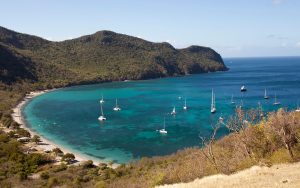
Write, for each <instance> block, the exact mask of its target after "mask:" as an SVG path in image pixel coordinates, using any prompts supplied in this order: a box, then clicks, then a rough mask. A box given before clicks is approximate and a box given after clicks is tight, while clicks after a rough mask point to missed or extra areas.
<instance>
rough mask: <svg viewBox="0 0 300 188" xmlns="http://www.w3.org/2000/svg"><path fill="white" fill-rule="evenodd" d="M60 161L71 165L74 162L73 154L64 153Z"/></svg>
mask: <svg viewBox="0 0 300 188" xmlns="http://www.w3.org/2000/svg"><path fill="white" fill-rule="evenodd" d="M61 160H62V161H65V162H67V163H68V164H71V163H72V162H73V161H74V160H75V156H74V154H73V153H66V154H65V155H64V156H63V157H62V158H61Z"/></svg>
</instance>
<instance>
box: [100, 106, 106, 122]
mask: <svg viewBox="0 0 300 188" xmlns="http://www.w3.org/2000/svg"><path fill="white" fill-rule="evenodd" d="M100 106H101V115H100V116H99V117H98V120H99V121H105V120H106V117H105V116H104V114H103V109H102V103H100Z"/></svg>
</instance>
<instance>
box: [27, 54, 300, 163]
mask: <svg viewBox="0 0 300 188" xmlns="http://www.w3.org/2000/svg"><path fill="white" fill-rule="evenodd" d="M225 63H226V65H227V66H228V67H229V68H230V71H228V72H217V73H209V74H199V75H191V76H185V77H176V78H164V79H155V80H146V81H134V82H133V81H132V82H114V83H106V84H97V85H88V86H76V87H70V88H65V89H60V90H56V91H54V92H50V93H46V94H44V95H41V96H38V97H36V98H34V99H33V100H32V101H31V102H29V103H28V104H27V105H26V106H25V107H24V109H23V114H24V117H25V120H26V121H27V123H28V125H29V126H30V128H31V129H33V130H34V131H37V132H38V133H39V134H41V135H43V136H44V137H46V138H47V139H49V140H51V141H53V142H55V143H56V144H61V145H63V146H64V147H67V148H68V149H71V150H72V151H74V152H80V153H81V154H85V155H89V156H91V157H92V158H94V159H102V160H104V161H111V160H113V161H115V162H117V163H124V162H128V161H130V160H132V159H138V158H140V157H143V156H156V155H166V154H170V153H173V152H175V151H177V150H178V149H182V148H185V147H189V146H199V145H200V139H199V136H208V135H209V134H210V132H211V126H210V124H211V123H214V122H216V121H217V119H218V118H219V117H220V115H222V116H224V117H225V118H226V117H228V116H229V115H230V114H232V113H233V112H234V109H235V105H232V104H230V100H231V95H234V100H235V102H236V104H240V103H241V100H242V102H243V104H244V106H245V107H246V108H253V107H257V104H258V102H261V103H262V106H263V109H264V110H265V111H271V110H275V109H277V108H279V107H277V106H273V105H272V104H273V102H274V95H275V93H276V94H277V97H278V101H280V102H281V104H282V105H281V106H284V107H289V109H292V108H296V106H297V100H298V99H299V100H300V74H299V72H300V58H299V57H286V58H241V59H238V58H234V59H225ZM241 85H246V86H247V88H248V91H247V92H246V93H244V94H242V93H241V92H240V87H241ZM212 88H213V89H214V91H215V93H216V105H217V113H216V114H214V115H211V113H210V102H211V89H212ZM265 88H267V91H268V94H269V95H270V97H271V98H270V99H269V100H264V99H263V95H264V89H265ZM102 94H103V95H104V99H105V103H104V106H103V109H104V114H105V116H106V118H107V121H105V122H99V121H98V116H99V114H100V105H99V99H100V98H101V95H102ZM179 96H181V97H182V99H181V100H180V99H179V98H178V97H179ZM115 98H118V102H119V105H120V107H121V108H122V111H120V112H114V111H113V110H112V108H113V107H114V105H115ZM184 98H186V100H187V106H188V110H187V111H184V110H183V109H182V107H183V103H184ZM173 106H176V109H177V115H176V116H171V115H170V112H171V110H172V108H173ZM164 117H165V118H166V129H167V131H168V134H167V135H161V134H159V132H157V131H156V130H158V129H161V128H162V127H163V119H164ZM224 134H227V131H226V129H225V128H223V129H221V130H220V131H219V136H221V135H224Z"/></svg>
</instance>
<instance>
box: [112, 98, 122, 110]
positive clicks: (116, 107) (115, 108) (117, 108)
mask: <svg viewBox="0 0 300 188" xmlns="http://www.w3.org/2000/svg"><path fill="white" fill-rule="evenodd" d="M113 110H114V111H120V110H121V108H120V107H119V106H118V99H116V106H115V107H114V108H113Z"/></svg>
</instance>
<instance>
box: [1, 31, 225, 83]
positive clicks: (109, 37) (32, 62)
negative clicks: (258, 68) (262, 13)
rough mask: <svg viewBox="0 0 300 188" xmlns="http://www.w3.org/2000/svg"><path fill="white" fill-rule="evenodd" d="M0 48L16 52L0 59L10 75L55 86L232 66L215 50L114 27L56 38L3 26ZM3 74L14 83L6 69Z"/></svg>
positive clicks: (2, 79)
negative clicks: (120, 31) (157, 39)
mask: <svg viewBox="0 0 300 188" xmlns="http://www.w3.org/2000/svg"><path fill="white" fill-rule="evenodd" d="M0 48H1V53H3V54H4V56H10V58H9V60H7V59H5V58H2V56H1V58H0V62H1V64H6V65H5V70H9V72H10V77H9V79H11V80H18V79H22V78H26V79H30V78H31V81H34V82H39V83H51V85H53V86H63V85H70V84H79V83H96V82H104V81H113V80H137V79H150V78H158V77H166V76H177V75H185V74H194V73H203V72H209V71H211V72H213V71H224V70H227V67H226V66H225V65H224V62H223V60H222V58H221V56H220V55H219V54H218V53H216V52H215V51H214V50H212V49H210V48H206V47H200V46H191V47H188V48H185V49H175V48H174V47H173V46H172V45H170V44H168V43H153V42H149V41H146V40H143V39H140V38H136V37H131V36H127V35H123V34H118V33H114V32H111V31H99V32H96V33H94V34H92V35H86V36H82V37H79V38H76V39H72V40H66V41H62V42H51V41H48V40H45V39H42V38H40V37H36V36H32V35H27V34H21V33H17V32H14V31H11V30H8V29H6V28H3V27H0ZM12 56H14V57H12ZM16 57H18V58H16ZM16 64H19V65H20V66H21V67H22V66H23V68H24V69H26V70H27V71H24V74H25V75H20V74H21V72H23V71H21V72H20V71H19V70H18V69H14V68H13V67H14V66H15V65H16ZM14 71H15V72H14ZM28 72H30V74H31V77H28V75H27V74H28ZM14 76H15V77H14ZM0 78H1V81H8V80H7V79H8V77H7V76H6V75H5V74H4V73H1V75H0Z"/></svg>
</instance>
